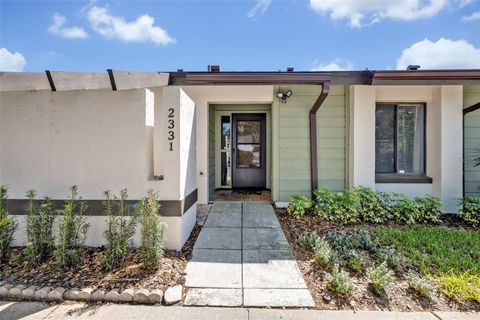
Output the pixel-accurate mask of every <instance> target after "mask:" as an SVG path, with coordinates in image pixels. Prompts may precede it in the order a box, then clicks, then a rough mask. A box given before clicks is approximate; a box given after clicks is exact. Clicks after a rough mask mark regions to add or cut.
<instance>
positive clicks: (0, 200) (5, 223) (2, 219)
mask: <svg viewBox="0 0 480 320" xmlns="http://www.w3.org/2000/svg"><path fill="white" fill-rule="evenodd" d="M7 198H8V196H7V187H6V186H0V262H4V261H6V260H7V258H8V255H9V254H10V250H11V244H12V242H13V234H14V232H15V229H16V228H17V223H16V222H15V220H13V218H11V217H9V215H8V210H7Z"/></svg>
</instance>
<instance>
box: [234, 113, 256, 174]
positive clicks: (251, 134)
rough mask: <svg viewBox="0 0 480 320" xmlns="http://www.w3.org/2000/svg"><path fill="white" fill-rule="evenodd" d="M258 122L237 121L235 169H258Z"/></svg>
mask: <svg viewBox="0 0 480 320" xmlns="http://www.w3.org/2000/svg"><path fill="white" fill-rule="evenodd" d="M260 141H261V130H260V121H257V120H253V121H252V120H242V121H237V149H238V152H237V157H238V158H237V167H238V168H260V159H261V154H260V151H261V144H260Z"/></svg>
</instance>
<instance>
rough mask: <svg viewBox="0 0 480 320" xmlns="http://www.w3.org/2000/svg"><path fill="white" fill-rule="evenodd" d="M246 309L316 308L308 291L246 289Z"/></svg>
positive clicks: (244, 297) (244, 296) (244, 303)
mask: <svg viewBox="0 0 480 320" xmlns="http://www.w3.org/2000/svg"><path fill="white" fill-rule="evenodd" d="M243 305H244V306H245V307H298V306H302V307H315V302H314V301H313V299H312V295H311V294H310V291H309V290H308V289H244V290H243Z"/></svg>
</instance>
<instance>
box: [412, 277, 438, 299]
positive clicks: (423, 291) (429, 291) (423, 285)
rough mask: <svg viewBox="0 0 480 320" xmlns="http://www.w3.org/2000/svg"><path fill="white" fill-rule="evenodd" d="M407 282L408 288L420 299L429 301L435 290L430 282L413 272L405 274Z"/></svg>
mask: <svg viewBox="0 0 480 320" xmlns="http://www.w3.org/2000/svg"><path fill="white" fill-rule="evenodd" d="M407 282H408V287H409V288H410V289H412V290H413V291H415V292H416V293H417V294H418V295H420V296H422V297H425V298H428V299H430V298H431V297H432V296H433V294H434V291H435V289H434V287H433V286H432V284H431V283H430V281H428V280H427V279H425V278H422V277H420V276H419V275H417V274H415V273H413V272H409V273H408V274H407Z"/></svg>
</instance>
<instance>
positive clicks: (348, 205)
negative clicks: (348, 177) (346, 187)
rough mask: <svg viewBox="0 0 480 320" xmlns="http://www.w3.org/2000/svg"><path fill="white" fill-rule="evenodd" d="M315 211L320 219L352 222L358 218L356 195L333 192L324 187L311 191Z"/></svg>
mask: <svg viewBox="0 0 480 320" xmlns="http://www.w3.org/2000/svg"><path fill="white" fill-rule="evenodd" d="M313 194H314V198H315V205H314V208H315V213H316V214H317V215H318V216H320V217H321V218H322V219H325V220H329V221H339V222H342V223H353V222H356V221H357V220H358V214H357V210H356V196H355V194H354V193H350V192H337V193H333V192H331V191H330V190H328V189H326V188H321V189H318V190H315V191H314V192H313Z"/></svg>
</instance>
